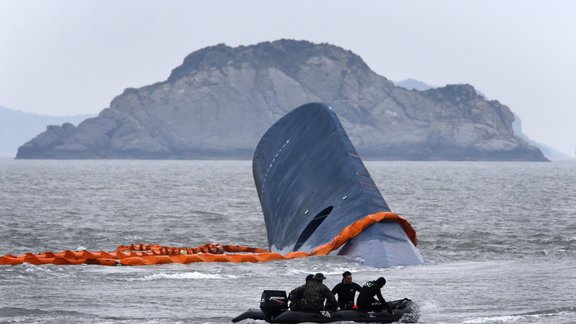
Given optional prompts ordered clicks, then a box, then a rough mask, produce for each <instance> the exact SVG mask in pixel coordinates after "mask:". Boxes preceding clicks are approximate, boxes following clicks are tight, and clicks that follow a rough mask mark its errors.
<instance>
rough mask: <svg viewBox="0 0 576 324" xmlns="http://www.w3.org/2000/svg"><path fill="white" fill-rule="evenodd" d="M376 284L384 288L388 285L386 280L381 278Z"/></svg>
mask: <svg viewBox="0 0 576 324" xmlns="http://www.w3.org/2000/svg"><path fill="white" fill-rule="evenodd" d="M376 284H377V285H378V287H380V288H382V287H384V285H385V284H386V279H384V277H380V278H378V279H376Z"/></svg>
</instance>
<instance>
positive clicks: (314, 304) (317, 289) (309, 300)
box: [290, 273, 338, 312]
mask: <svg viewBox="0 0 576 324" xmlns="http://www.w3.org/2000/svg"><path fill="white" fill-rule="evenodd" d="M324 279H326V277H324V275H323V274H322V273H317V274H315V275H314V277H313V278H312V280H309V281H307V282H306V284H304V285H302V286H300V287H298V288H296V289H294V290H292V291H291V292H290V301H291V304H290V309H291V310H293V311H312V312H319V311H322V310H324V301H325V300H327V301H328V302H327V303H326V308H329V309H335V308H336V305H338V303H337V302H336V298H335V297H334V294H332V292H331V291H330V288H328V287H326V285H324V284H323V283H322V281H323V280H324Z"/></svg>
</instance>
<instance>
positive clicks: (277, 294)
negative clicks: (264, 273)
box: [260, 290, 288, 322]
mask: <svg viewBox="0 0 576 324" xmlns="http://www.w3.org/2000/svg"><path fill="white" fill-rule="evenodd" d="M260 309H261V310H262V311H263V312H264V319H265V320H266V321H267V322H269V321H270V320H272V319H273V318H274V317H276V316H278V315H280V314H282V313H283V312H284V311H286V310H287V309H288V298H287V297H286V292H285V291H284V290H264V291H263V292H262V297H261V298H260Z"/></svg>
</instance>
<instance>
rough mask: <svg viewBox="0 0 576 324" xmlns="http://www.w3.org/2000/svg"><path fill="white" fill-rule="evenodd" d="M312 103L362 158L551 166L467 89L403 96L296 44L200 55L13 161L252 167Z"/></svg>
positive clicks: (26, 148) (327, 49)
mask: <svg viewBox="0 0 576 324" xmlns="http://www.w3.org/2000/svg"><path fill="white" fill-rule="evenodd" d="M309 102H325V103H327V104H329V105H330V106H331V107H332V108H333V110H334V111H335V112H336V113H337V114H338V116H339V118H340V120H341V121H342V124H343V125H344V127H345V129H346V131H347V132H348V134H349V136H350V138H351V140H352V142H353V144H354V146H355V147H356V148H357V150H358V152H359V153H360V154H361V155H362V157H363V158H367V159H382V160H533V161H543V160H546V159H545V157H544V156H543V155H542V152H541V151H540V150H539V149H537V148H536V147H534V146H532V145H530V144H529V143H527V142H526V141H525V140H524V139H522V138H520V137H518V136H516V135H515V134H514V131H513V128H512V123H513V122H514V114H513V113H512V112H511V111H510V109H509V108H508V107H506V106H504V105H502V104H500V103H499V102H498V101H494V100H486V99H485V98H484V97H483V96H482V95H480V94H479V93H478V92H477V91H476V90H475V89H474V88H473V87H472V86H470V85H466V84H463V85H448V86H445V87H442V88H433V89H429V90H425V91H417V90H407V89H404V88H402V87H397V86H395V85H394V83H393V82H391V81H389V80H387V79H386V78H385V77H383V76H380V75H378V74H376V73H375V72H373V71H372V70H371V69H370V68H369V67H368V66H367V65H366V63H365V62H364V61H363V60H362V59H361V58H360V57H359V56H358V55H356V54H354V53H352V52H351V51H347V50H344V49H342V48H340V47H337V46H334V45H330V44H314V43H310V42H307V41H294V40H279V41H274V42H265V43H259V44H256V45H251V46H239V47H235V48H233V47H229V46H226V45H222V44H221V45H216V46H213V47H207V48H204V49H201V50H199V51H196V52H194V53H192V54H190V55H188V56H187V57H186V58H185V60H184V62H183V64H182V65H181V66H179V67H177V68H175V69H174V70H173V71H172V73H171V74H170V76H169V77H168V79H167V80H166V81H163V82H159V83H155V84H152V85H149V86H145V87H142V88H139V89H132V88H130V89H126V90H125V91H124V93H122V94H121V95H119V96H117V97H116V98H114V99H113V100H112V102H111V104H110V108H106V109H104V110H103V111H102V112H101V113H100V114H99V115H98V116H97V117H95V118H90V119H87V120H85V121H83V122H82V123H80V124H79V125H78V126H77V127H76V126H74V125H72V124H63V125H61V126H48V128H47V129H46V131H45V132H43V133H41V134H39V135H38V136H36V137H35V138H34V139H32V140H30V141H29V142H27V143H25V144H24V145H22V146H21V147H20V148H19V149H18V154H17V156H16V157H17V158H20V159H31V158H37V159H43V158H47V159H247V158H251V156H252V153H253V151H254V149H255V147H256V144H257V143H258V140H259V139H260V137H261V136H262V135H263V134H264V132H265V131H266V129H268V127H270V126H271V125H272V124H273V123H274V122H275V121H277V120H278V119H279V118H281V117H282V116H284V115H285V114H286V113H288V112H289V111H291V110H292V109H294V108H296V107H298V106H300V105H302V104H305V103H309Z"/></svg>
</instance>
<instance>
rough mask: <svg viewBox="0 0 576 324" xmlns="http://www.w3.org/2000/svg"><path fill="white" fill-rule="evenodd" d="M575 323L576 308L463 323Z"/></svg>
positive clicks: (479, 319) (494, 317)
mask: <svg viewBox="0 0 576 324" xmlns="http://www.w3.org/2000/svg"><path fill="white" fill-rule="evenodd" d="M574 321H576V307H562V308H558V309H550V310H544V311H537V312H530V313H524V314H516V315H500V316H488V317H479V318H474V319H469V320H465V321H463V323H466V324H481V323H541V322H544V323H574Z"/></svg>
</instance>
